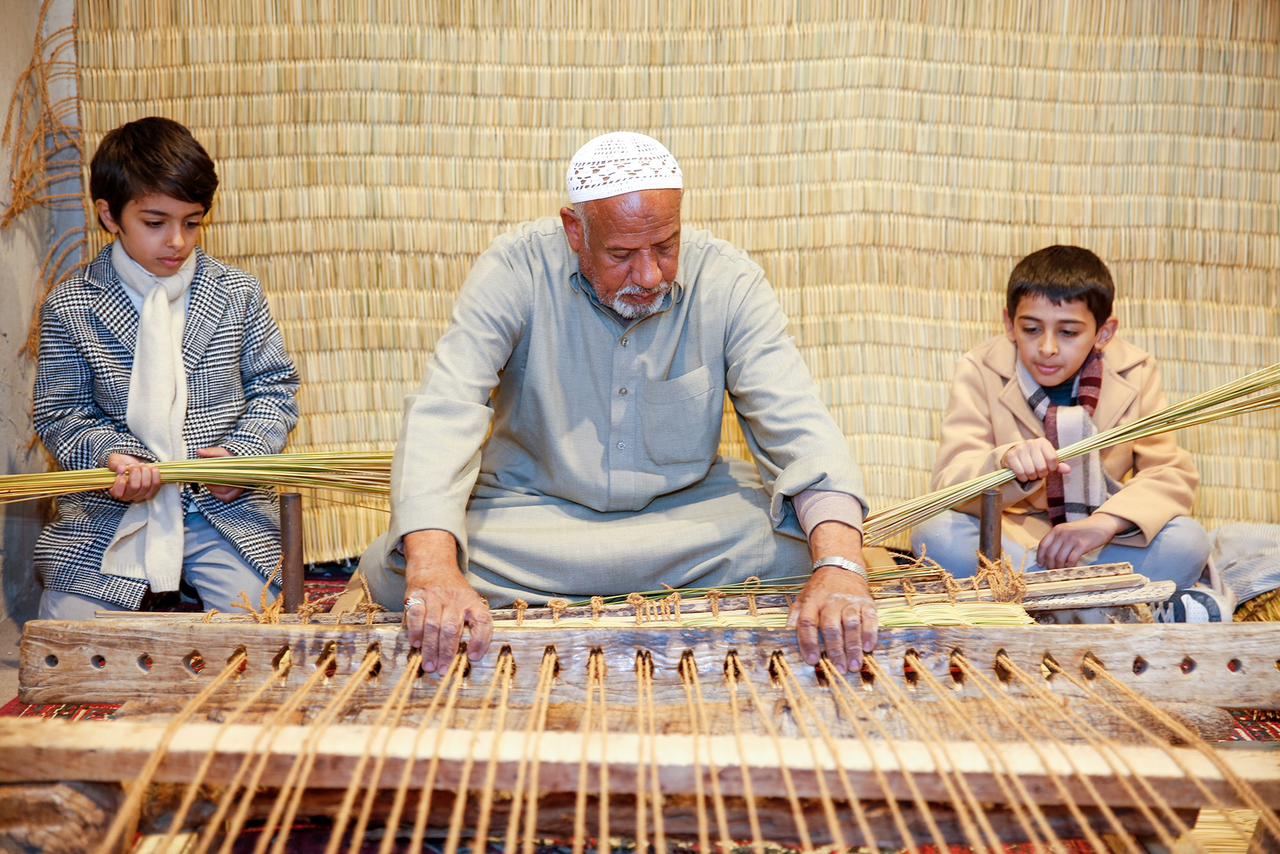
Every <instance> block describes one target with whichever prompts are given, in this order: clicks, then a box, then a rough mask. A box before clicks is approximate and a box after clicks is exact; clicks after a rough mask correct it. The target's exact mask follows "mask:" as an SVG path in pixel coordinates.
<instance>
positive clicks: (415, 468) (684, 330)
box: [361, 218, 866, 610]
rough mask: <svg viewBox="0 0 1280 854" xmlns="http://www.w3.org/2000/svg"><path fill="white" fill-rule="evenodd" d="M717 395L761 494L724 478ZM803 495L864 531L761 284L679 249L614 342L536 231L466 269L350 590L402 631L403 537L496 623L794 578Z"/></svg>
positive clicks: (811, 392) (838, 454) (844, 461)
mask: <svg viewBox="0 0 1280 854" xmlns="http://www.w3.org/2000/svg"><path fill="white" fill-rule="evenodd" d="M726 391H727V392H728V393H729V395H730V397H731V398H732V399H733V402H734V406H735V408H736V410H737V412H738V415H739V418H740V421H741V424H742V427H743V432H744V433H745V435H746V439H747V443H748V445H749V446H750V449H751V452H752V454H753V455H754V457H755V461H756V469H757V471H758V476H757V473H756V472H755V471H752V470H751V467H750V466H749V464H746V463H742V462H731V463H730V462H724V461H721V460H718V458H717V455H716V451H717V448H718V446H719V443H720V435H721V421H722V417H723V412H724V395H725V392H726ZM808 489H817V490H830V491H834V492H844V493H848V494H850V495H853V496H855V497H857V498H858V501H859V502H860V503H861V506H862V509H863V511H864V512H865V510H866V502H865V501H863V499H862V498H861V497H860V496H861V494H862V480H861V475H860V473H859V471H858V468H857V466H856V465H855V464H854V462H853V460H852V458H851V457H850V454H849V450H848V445H847V443H846V441H845V438H844V436H843V435H842V434H841V433H840V430H839V428H837V427H836V425H835V423H834V422H833V421H832V419H831V417H830V415H829V414H828V413H827V411H826V408H825V407H824V406H823V404H822V402H821V400H820V399H819V398H818V394H817V389H816V387H815V385H814V383H813V380H812V379H811V377H810V376H809V372H808V370H807V369H806V368H805V365H804V362H803V361H802V360H801V358H800V354H799V352H798V351H797V350H796V347H795V345H794V343H793V341H792V339H791V337H790V336H789V335H788V334H787V331H786V318H785V316H784V315H783V313H782V310H781V307H780V306H779V305H778V301H777V298H776V297H775V295H774V293H773V289H772V287H771V286H770V285H769V282H768V281H767V280H766V279H765V276H764V272H763V271H762V270H761V268H760V267H759V266H758V265H757V264H755V263H754V262H752V261H751V260H750V259H749V258H747V256H746V255H745V254H744V253H743V252H741V251H740V250H738V249H736V248H734V247H733V246H731V245H730V244H728V243H726V242H724V241H722V240H718V239H716V238H714V237H712V236H711V235H710V234H708V233H707V232H705V231H694V230H687V231H684V232H683V233H682V241H681V250H680V266H679V271H678V273H677V280H676V283H675V285H674V287H673V289H672V291H671V293H670V294H668V295H667V296H666V297H665V299H664V301H663V303H662V306H661V309H660V310H659V311H658V312H657V313H656V314H654V315H652V316H649V317H646V318H643V319H640V320H636V321H624V320H621V319H620V318H619V317H618V316H617V315H615V314H614V313H613V312H611V311H610V310H609V309H607V308H606V307H604V306H603V305H602V304H601V303H600V301H599V300H598V298H597V297H596V295H595V292H594V290H593V289H592V287H591V285H590V284H589V283H588V282H587V281H586V280H585V279H584V278H583V277H582V275H581V274H580V273H579V271H578V259H577V256H576V255H575V254H574V252H573V251H572V250H571V249H570V248H569V245H568V242H567V240H566V238H565V233H564V229H563V227H562V226H561V224H560V220H559V219H557V218H547V219H542V220H538V221H536V222H532V223H526V224H524V225H521V226H519V227H517V228H516V229H515V230H514V231H512V232H510V233H508V234H505V235H503V236H501V237H499V238H498V239H497V240H495V241H494V242H493V244H492V245H491V246H490V247H489V249H488V250H487V251H486V252H485V253H484V254H483V255H481V256H480V258H479V259H478V260H477V262H476V265H475V267H474V268H473V269H472V272H471V275H470V276H469V277H468V279H467V282H466V284H465V285H464V287H463V289H462V291H461V293H460V294H459V296H458V300H457V303H456V305H455V307H454V312H453V321H452V324H451V325H450V327H449V329H448V330H447V331H446V332H445V334H444V335H443V336H442V337H441V338H440V341H439V342H438V344H437V345H436V349H435V353H434V354H433V356H432V358H431V362H430V365H429V367H428V370H427V375H426V378H425V380H424V381H423V384H422V388H421V389H420V390H419V391H418V393H417V394H414V395H411V396H409V397H408V399H407V400H406V405H405V418H404V425H403V431H402V433H401V435H400V440H399V444H398V446H397V449H396V456H395V465H394V468H393V472H392V492H391V526H390V530H389V531H388V533H387V534H386V535H385V536H384V537H382V538H380V539H379V540H378V541H376V542H374V543H373V545H372V546H370V548H369V550H368V552H366V554H365V556H364V558H363V559H362V561H361V569H362V570H363V571H364V573H365V574H366V576H367V577H368V579H369V582H370V585H371V587H372V588H373V590H374V593H375V595H376V596H377V598H378V599H379V600H380V601H382V602H383V604H385V605H387V606H388V607H393V608H396V609H397V610H398V609H399V607H400V603H401V600H402V599H403V597H404V592H405V581H404V556H403V554H402V553H401V552H400V550H399V546H400V542H401V538H402V537H403V536H404V535H405V534H408V533H411V532H413V531H419V530H425V529H440V530H444V531H448V532H449V533H451V534H453V536H454V537H455V538H457V541H458V547H459V565H460V566H461V567H463V568H464V569H465V571H466V575H467V579H468V581H469V582H471V584H472V585H474V586H475V588H476V590H477V591H478V592H479V593H480V594H481V595H482V596H485V597H486V598H488V600H489V602H490V604H492V605H495V606H499V605H505V604H508V603H510V602H511V600H512V599H514V598H516V597H521V598H524V599H526V600H528V601H530V602H531V603H539V602H543V601H545V600H546V599H548V598H551V597H556V596H564V597H566V598H571V599H576V598H587V597H590V596H593V595H611V594H619V593H628V592H632V591H636V590H650V589H656V588H658V587H660V586H661V585H662V584H669V585H671V586H673V587H679V586H711V585H715V584H722V583H727V582H731V581H741V580H742V579H744V578H747V577H749V576H752V575H756V576H760V577H761V578H768V577H780V576H788V575H798V574H804V573H807V572H808V568H809V567H808V564H809V560H808V551H807V549H806V546H805V541H804V534H803V532H802V531H801V530H800V527H799V525H798V523H797V521H796V518H795V514H794V511H793V510H792V507H791V502H790V501H788V500H787V499H788V498H789V497H790V496H794V495H796V494H798V493H800V492H801V491H804V490H808ZM858 521H860V520H858Z"/></svg>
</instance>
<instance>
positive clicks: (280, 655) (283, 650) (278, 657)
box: [271, 644, 289, 670]
mask: <svg viewBox="0 0 1280 854" xmlns="http://www.w3.org/2000/svg"><path fill="white" fill-rule="evenodd" d="M288 654H289V647H288V645H287V644H286V645H285V646H282V647H280V651H279V652H277V653H276V654H275V655H274V656H272V657H271V669H272V670H279V669H280V663H281V662H282V661H284V657H285V656H286V655H288Z"/></svg>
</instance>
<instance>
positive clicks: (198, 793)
mask: <svg viewBox="0 0 1280 854" xmlns="http://www.w3.org/2000/svg"><path fill="white" fill-rule="evenodd" d="M533 613H534V612H530V616H531V618H530V619H529V620H528V621H527V622H525V623H524V624H523V625H522V626H516V625H515V622H514V620H511V619H499V620H498V622H497V625H496V629H495V637H494V642H493V647H492V651H491V652H490V654H489V655H487V656H486V657H485V658H484V659H483V660H481V661H478V662H475V663H472V664H470V665H466V664H465V663H464V659H462V658H459V659H458V660H457V661H456V662H455V663H454V665H453V666H452V667H450V668H449V669H448V670H447V672H445V673H444V674H431V675H422V674H419V673H418V667H417V659H416V658H415V657H411V654H410V650H409V649H408V648H407V647H406V645H405V637H404V634H403V632H402V631H401V630H400V628H399V626H398V624H397V623H394V622H391V620H392V619H394V618H392V617H391V616H390V615H382V616H381V617H380V618H375V617H372V616H371V617H370V618H369V619H370V621H371V623H370V624H367V625H339V624H337V623H335V622H332V621H329V622H322V621H321V620H320V619H317V620H315V621H313V622H311V623H309V624H304V623H302V622H300V621H297V619H296V618H289V617H286V618H285V620H286V622H282V623H280V624H277V625H258V624H253V623H248V622H245V618H243V617H238V618H229V617H220V618H214V620H213V621H212V622H209V623H205V622H202V621H200V619H199V618H198V617H197V618H190V617H158V616H151V617H129V618H119V619H113V620H109V621H105V620H100V621H97V622H95V623H70V622H34V623H30V624H28V626H27V631H26V634H25V636H24V640H23V647H22V671H21V683H22V698H23V699H24V700H25V701H27V702H39V703H50V702H67V701H75V702H93V701H100V702H122V701H123V702H125V706H124V708H123V709H122V715H121V717H120V719H119V720H116V721H111V722H92V723H83V722H81V723H70V722H64V721H56V720H55V721H45V720H28V719H7V720H4V721H0V779H2V780H3V781H5V782H6V783H9V784H17V785H10V786H7V787H6V790H7V791H8V792H9V794H10V795H11V796H12V794H13V792H14V791H15V790H16V791H20V792H28V791H29V790H30V787H31V786H32V784H37V785H39V784H41V783H42V781H47V782H48V783H50V784H51V783H52V781H70V780H75V781H92V782H94V783H97V784H112V785H113V786H114V785H115V784H119V783H126V784H129V783H130V782H132V781H137V780H139V779H142V780H143V781H144V782H145V781H150V782H151V783H154V784H156V786H154V787H152V789H151V792H152V795H151V797H152V799H153V801H154V800H155V797H156V795H155V793H156V792H158V791H163V789H164V787H163V786H162V785H161V784H186V785H185V787H179V788H177V789H173V787H168V788H169V789H171V790H172V791H171V792H170V797H169V801H168V802H166V803H163V804H159V805H157V803H154V802H153V803H152V805H151V809H150V810H149V814H150V815H151V817H152V819H151V820H152V824H153V825H155V826H153V827H151V828H149V829H150V830H151V831H152V832H158V833H160V834H163V833H164V832H165V829H164V822H165V821H172V820H175V818H176V820H177V821H178V822H179V823H185V824H186V825H187V828H188V832H189V833H190V835H192V837H193V838H194V839H195V840H196V842H197V843H198V844H194V845H193V847H192V848H190V849H188V850H230V846H231V840H232V839H233V838H234V837H235V836H236V835H238V834H240V833H241V832H242V830H243V829H244V828H245V827H246V826H247V825H248V826H252V825H249V824H248V823H250V822H252V821H253V820H255V819H257V820H259V821H261V820H264V819H265V822H266V826H265V828H263V829H261V830H257V831H255V832H254V833H253V834H251V835H250V836H249V837H248V839H249V842H242V843H241V844H242V845H246V846H249V845H251V844H252V842H254V841H256V843H257V846H256V848H255V849H254V850H263V851H265V850H287V849H286V845H287V842H286V836H287V834H288V832H289V831H288V830H287V829H288V828H290V827H292V826H294V824H295V823H296V822H297V820H298V818H299V817H301V816H316V815H322V816H328V817H330V818H331V820H332V821H333V827H332V836H331V839H330V843H329V850H330V851H337V850H346V849H347V847H348V845H351V846H352V848H351V850H358V844H359V840H361V839H363V838H364V836H365V832H366V830H367V828H370V827H373V828H378V827H382V826H389V827H391V828H393V830H391V831H390V832H387V833H385V834H384V835H383V837H382V839H383V842H382V845H381V849H380V850H382V851H389V850H393V843H394V841H395V836H396V834H395V830H394V828H401V829H403V830H404V832H405V833H409V831H408V830H407V829H406V828H408V827H409V826H412V828H413V830H412V836H413V839H414V844H413V845H412V848H413V849H414V850H417V849H418V848H419V846H418V844H417V840H420V839H421V838H422V837H423V835H424V834H427V833H430V834H431V835H432V836H438V837H444V838H445V839H446V849H447V850H453V849H456V847H457V846H458V845H459V844H460V843H461V842H462V841H463V840H464V839H465V838H466V837H467V836H469V835H472V834H475V835H479V836H492V837H497V838H498V839H500V840H502V841H503V842H504V843H505V845H506V847H507V849H508V850H516V849H521V850H523V851H530V850H532V844H533V841H534V840H535V839H539V838H547V837H550V838H560V839H570V838H572V839H574V840H575V846H576V847H577V848H579V849H580V848H581V847H582V846H583V845H584V844H589V843H587V842H586V840H587V839H588V837H590V838H593V839H594V838H611V837H630V838H634V839H635V840H636V841H637V843H638V844H639V845H640V846H641V847H644V846H647V845H650V844H653V845H655V846H656V847H658V848H659V849H661V848H664V847H665V846H666V844H667V843H668V842H669V841H673V840H687V841H694V842H698V843H700V844H701V847H703V848H704V849H706V848H709V847H711V846H713V845H715V844H717V843H727V842H728V841H729V840H748V841H750V842H751V843H753V844H754V845H755V846H756V848H757V850H761V844H762V842H763V840H769V841H772V842H777V843H782V844H787V845H795V846H799V847H801V848H810V847H812V846H817V845H823V844H828V843H832V842H834V843H836V844H840V845H855V844H869V845H872V846H902V847H907V848H909V849H916V848H918V847H919V846H922V845H926V844H936V845H941V844H944V843H952V842H960V843H968V844H971V845H974V846H975V847H976V848H979V849H982V848H984V847H995V846H997V845H999V844H1001V843H1004V842H1010V841H1020V840H1029V841H1032V842H1034V843H1038V844H1040V845H1042V846H1046V847H1048V848H1052V847H1053V846H1054V845H1055V844H1056V843H1057V841H1058V840H1060V839H1064V838H1069V837H1083V838H1085V839H1087V840H1088V841H1090V842H1091V843H1093V844H1094V845H1095V847H1098V848H1099V849H1100V850H1101V846H1102V837H1103V836H1106V837H1108V838H1109V839H1117V840H1120V843H1119V844H1121V846H1122V847H1125V848H1127V849H1128V850H1134V849H1133V845H1134V840H1141V839H1147V838H1151V839H1155V840H1159V841H1161V842H1163V843H1164V844H1166V845H1172V844H1173V842H1174V840H1176V839H1177V838H1178V837H1180V836H1181V835H1182V834H1184V833H1185V832H1186V829H1187V827H1188V826H1189V825H1191V824H1193V823H1194V817H1195V814H1196V811H1197V810H1198V809H1199V808H1201V807H1214V808H1218V809H1227V808H1239V807H1243V808H1246V809H1250V810H1254V811H1255V812H1256V813H1257V815H1258V818H1257V820H1256V823H1251V822H1244V821H1240V820H1237V819H1233V820H1232V821H1233V822H1234V824H1233V826H1232V831H1233V832H1234V833H1235V834H1236V835H1237V836H1238V837H1239V838H1240V839H1241V840H1248V839H1249V838H1251V837H1252V838H1253V839H1254V840H1255V843H1257V844H1259V845H1265V846H1270V845H1276V844H1280V822H1277V819H1276V815H1275V805H1276V804H1277V803H1280V755H1278V754H1277V753H1276V752H1275V751H1273V750H1266V749H1259V748H1252V749H1250V748H1240V747H1232V748H1230V749H1227V748H1223V747H1222V746H1221V745H1219V746H1209V745H1208V744H1206V743H1204V742H1202V741H1201V740H1200V739H1199V736H1198V735H1197V734H1196V733H1195V732H1194V731H1193V730H1194V727H1192V726H1189V725H1188V724H1187V723H1186V721H1187V720H1189V719H1190V718H1193V717H1196V716H1197V714H1198V712H1197V711H1196V709H1195V708H1192V707H1189V706H1187V705H1186V701H1188V700H1194V701H1196V703H1198V704H1201V711H1202V710H1203V705H1210V706H1260V707H1270V708H1274V707H1276V706H1277V705H1280V630H1278V629H1276V628H1275V627H1272V626H1270V625H1265V624H1254V625H1212V626H1185V625H1137V626H1090V627H1076V626H1028V627H1020V628H1005V629H998V630H993V629H974V628H932V629H928V628H919V629H897V630H887V631H885V632H884V633H883V637H882V640H881V643H880V645H879V647H878V648H877V650H876V653H875V654H874V656H872V657H871V658H870V659H869V664H868V666H867V667H866V668H865V669H864V671H863V673H862V674H861V675H860V676H859V675H854V676H853V677H850V678H849V679H846V678H845V677H842V676H840V675H839V674H836V673H834V672H833V671H832V670H831V669H830V668H829V667H827V666H825V665H820V666H819V667H818V668H814V667H811V666H807V665H805V664H804V663H803V662H802V661H801V660H800V658H799V656H798V653H797V651H796V649H795V640H794V634H793V632H791V631H789V630H785V629H756V628H748V629H720V628H705V629H688V628H681V627H679V626H676V625H674V624H672V625H667V626H656V625H653V624H646V625H644V626H635V625H632V626H625V627H609V628H603V627H602V628H596V629H590V628H586V629H584V628H562V627H561V626H558V625H556V624H554V623H553V622H552V621H551V620H545V621H543V620H535V619H532V615H533ZM499 616H500V617H510V616H512V615H511V614H509V613H508V614H500V615H499ZM379 619H380V620H381V622H379ZM197 691H198V692H200V693H199V696H198V698H197V699H198V702H194V701H192V699H191V698H192V694H193V693H195V692H197ZM175 709H181V711H180V712H178V713H177V714H176V715H175V714H174V710H175ZM157 712H165V713H166V714H165V715H164V716H163V717H157V716H156V713H157ZM1200 717H1203V715H1200ZM145 789H146V787H145V786H134V787H133V789H132V790H131V791H130V792H129V797H130V800H129V801H128V802H126V803H125V804H124V806H123V807H119V800H120V798H121V797H123V796H122V795H117V797H116V800H115V801H113V802H112V803H113V804H115V807H114V808H110V809H108V811H107V812H108V814H111V813H112V812H117V813H118V815H119V818H118V819H117V823H116V825H115V826H114V827H113V828H112V831H111V832H110V833H106V834H105V836H106V838H107V839H108V841H109V842H113V844H114V845H115V846H118V844H119V842H118V840H119V839H120V838H128V837H127V831H128V828H129V826H130V824H129V822H128V821H127V820H125V818H123V817H127V816H129V815H130V814H131V813H132V812H133V809H134V806H135V805H136V804H137V803H140V802H141V801H142V799H143V795H144V794H145ZM246 792H248V793H250V794H249V795H248V796H246V794H245V793H246ZM255 793H256V794H255ZM304 793H305V796H304ZM157 813H165V814H166V816H167V818H165V819H160V820H156V819H155V815H156V814H157ZM157 827H158V828H159V829H158V830H157ZM281 828H285V829H284V830H281ZM144 829H148V828H147V827H146V823H145V822H144ZM76 832H77V833H82V832H86V830H85V829H81V828H77V830H76ZM87 832H89V833H90V834H93V833H96V834H98V835H99V836H102V835H104V830H103V828H102V827H97V828H95V829H92V830H89V831H87ZM84 838H85V837H80V838H79V839H78V841H79V843H80V844H83V839H84ZM90 838H92V837H90ZM174 842H175V840H173V839H170V840H169V841H168V843H166V844H164V845H162V846H161V847H162V850H168V848H169V847H170V844H172V843H174ZM200 846H204V847H200ZM237 850H249V849H248V847H246V848H244V849H239V848H238V849H237Z"/></svg>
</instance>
